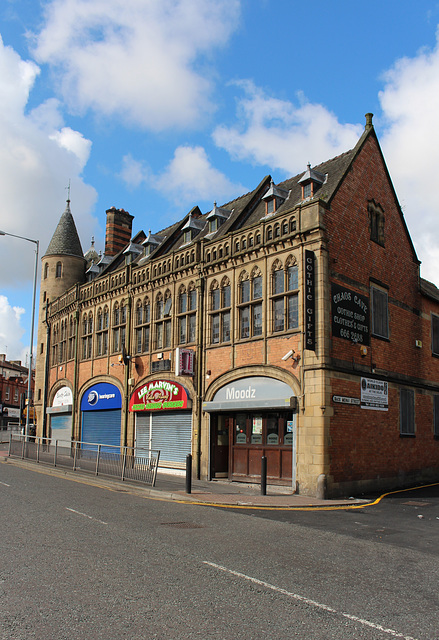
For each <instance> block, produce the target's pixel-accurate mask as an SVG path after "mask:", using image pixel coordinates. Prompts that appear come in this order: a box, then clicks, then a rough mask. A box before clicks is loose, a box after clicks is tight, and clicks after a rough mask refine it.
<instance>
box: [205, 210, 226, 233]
mask: <svg viewBox="0 0 439 640" xmlns="http://www.w3.org/2000/svg"><path fill="white" fill-rule="evenodd" d="M231 213H232V212H231V211H229V210H228V209H223V208H222V207H218V206H217V204H216V202H214V203H213V209H212V211H211V212H210V213H209V214H208V216H207V218H206V220H207V222H208V224H209V233H215V232H216V231H218V229H219V228H220V226H221V225H222V224H223V223H224V222H225V221H226V220H227V218H228V217H229V216H230V214H231Z"/></svg>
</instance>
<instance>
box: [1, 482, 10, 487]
mask: <svg viewBox="0 0 439 640" xmlns="http://www.w3.org/2000/svg"><path fill="white" fill-rule="evenodd" d="M0 484H2V485H4V486H5V487H10V486H11V485H10V484H6V482H0Z"/></svg>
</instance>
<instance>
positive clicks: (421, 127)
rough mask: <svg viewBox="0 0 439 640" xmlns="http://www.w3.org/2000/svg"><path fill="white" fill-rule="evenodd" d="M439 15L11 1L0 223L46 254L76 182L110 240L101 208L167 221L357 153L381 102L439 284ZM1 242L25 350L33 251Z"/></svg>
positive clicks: (2, 349) (6, 295)
mask: <svg viewBox="0 0 439 640" xmlns="http://www.w3.org/2000/svg"><path fill="white" fill-rule="evenodd" d="M438 25H439V2H433V1H424V0H418V1H417V2H413V0H407V1H406V0H370V1H369V2H368V3H361V2H358V1H355V0H334V1H333V2H328V1H327V0H326V1H322V0H315V1H314V2H312V3H306V2H299V1H296V0H46V1H45V2H38V1H37V0H3V2H2V3H1V6H0V35H1V39H2V40H1V42H0V139H1V140H2V145H1V147H0V169H1V176H2V177H1V179H0V201H1V203H2V206H1V207H0V229H2V230H4V231H7V232H9V233H13V234H16V235H22V236H25V237H30V238H33V239H38V240H39V241H40V245H41V246H40V249H41V251H40V253H41V255H43V254H44V252H45V250H46V249H47V246H48V243H49V241H50V238H51V236H52V234H53V231H54V229H55V227H56V224H57V222H58V220H59V218H60V216H61V214H62V212H63V210H64V208H65V200H66V197H67V190H66V187H67V185H68V183H69V181H70V183H71V209H72V213H73V215H74V218H75V221H76V223H77V227H78V231H79V234H80V237H81V241H82V246H83V249H84V251H86V250H87V249H88V248H89V247H90V242H91V237H92V236H94V238H95V246H96V248H97V249H98V250H103V249H104V232H105V210H106V209H108V208H109V207H111V206H113V205H114V206H116V207H118V208H124V209H125V210H127V211H129V212H130V213H131V214H133V215H134V216H135V219H134V223H133V230H134V232H137V231H138V230H140V229H144V230H145V231H148V230H149V229H152V230H153V231H157V230H159V229H161V228H163V227H165V226H167V225H169V224H170V223H172V222H173V221H174V220H176V219H179V218H181V217H182V216H183V215H185V214H186V213H187V211H188V210H189V209H190V208H192V206H194V205H198V206H199V207H200V209H201V210H202V211H209V210H210V209H211V208H212V206H213V202H214V200H216V201H217V202H218V203H219V204H221V203H224V202H227V201H228V200H230V199H232V198H234V197H236V196H238V195H240V194H242V193H244V192H245V191H247V190H249V189H252V188H254V187H255V186H256V185H257V184H258V183H259V181H260V180H261V179H262V178H263V177H264V176H265V175H266V174H268V173H270V174H271V175H272V176H273V178H274V180H275V182H278V181H280V180H283V179H285V178H286V177H289V176H291V175H295V174H297V173H300V172H301V171H304V170H305V168H306V164H307V162H311V164H312V165H315V164H318V163H319V162H322V161H324V160H327V159H329V158H331V157H334V156H336V155H338V154H339V153H342V152H344V151H347V150H348V149H350V148H352V146H354V144H355V143H356V141H357V139H358V137H359V135H360V134H361V132H362V130H363V127H364V123H365V119H364V114H365V113H366V112H369V111H371V112H373V113H374V114H375V116H374V125H375V128H376V130H377V133H378V136H379V139H380V142H381V145H382V148H383V151H384V154H385V157H386V160H387V163H388V167H389V170H390V174H391V176H392V179H393V182H394V185H395V188H396V191H397V193H398V196H399V199H400V202H401V205H402V207H403V210H404V214H405V217H406V220H407V223H408V226H409V229H410V232H411V235H412V238H413V241H414V243H415V247H416V250H417V253H418V257H419V258H420V259H421V261H422V266H421V274H422V275H423V277H425V278H427V279H430V280H432V281H433V282H435V283H436V284H437V285H439V276H438V273H439V248H438V246H437V245H438V243H437V241H436V238H437V237H438V235H439V215H438V210H439V204H438V199H437V196H436V194H435V190H434V188H433V186H434V184H435V181H436V172H437V167H438V166H439V157H438V156H439V126H438V114H439V47H438V39H437V36H438ZM0 251H1V254H0V255H1V257H2V265H4V268H2V269H1V271H0V353H6V354H7V357H8V359H19V358H21V359H22V360H23V361H25V360H26V353H28V351H29V348H28V342H29V333H30V315H31V314H30V312H31V309H30V307H31V297H32V277H33V264H34V246H33V245H32V244H30V243H26V242H24V241H21V240H14V239H13V238H8V237H0Z"/></svg>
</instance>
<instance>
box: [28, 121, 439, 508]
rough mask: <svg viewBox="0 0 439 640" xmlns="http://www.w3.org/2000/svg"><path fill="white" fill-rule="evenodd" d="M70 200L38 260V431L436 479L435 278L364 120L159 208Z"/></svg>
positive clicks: (205, 471)
mask: <svg viewBox="0 0 439 640" xmlns="http://www.w3.org/2000/svg"><path fill="white" fill-rule="evenodd" d="M132 225H133V216H131V215H130V214H129V213H127V212H126V211H124V210H123V209H115V208H114V207H113V208H111V209H109V210H108V211H107V232H106V244H105V252H104V254H103V255H100V256H98V255H97V253H96V252H95V250H94V248H93V247H92V248H91V249H90V251H88V252H87V253H86V254H85V256H84V254H83V251H82V248H81V243H80V241H79V238H78V234H77V232H76V228H75V224H74V221H73V217H72V214H71V211H70V203H69V202H68V203H67V207H66V210H65V211H64V213H63V215H62V217H61V219H60V222H59V225H58V227H57V229H56V230H55V233H54V235H53V238H52V240H51V242H50V245H49V247H48V249H47V251H46V253H45V255H44V256H43V259H42V283H41V300H40V312H39V337H38V357H37V373H36V399H35V404H36V408H37V414H38V434H39V435H40V436H44V437H49V438H51V439H61V440H70V439H74V440H81V441H85V442H92V443H105V444H112V445H115V446H118V447H120V446H124V445H128V446H136V447H138V448H145V447H146V448H149V447H150V448H153V449H160V451H161V461H162V462H161V464H162V465H163V466H165V467H169V468H174V469H181V468H183V467H184V463H185V458H186V455H187V454H188V453H192V455H193V458H194V472H195V473H196V474H197V475H198V476H200V477H202V478H210V479H214V478H218V477H226V478H229V479H230V480H234V481H257V480H258V478H259V475H260V469H261V458H262V456H266V457H267V462H268V481H269V482H271V483H282V484H288V485H291V486H292V490H294V491H298V492H300V493H303V494H308V495H315V494H316V493H319V494H322V493H324V494H325V495H327V496H335V495H338V494H343V493H352V492H355V491H357V492H358V491H360V490H370V489H378V488H385V487H390V486H393V485H395V484H399V485H400V484H401V483H408V482H413V481H419V480H425V479H433V478H434V479H437V478H438V476H439V360H438V356H439V291H438V290H437V288H436V287H435V286H434V285H433V284H431V283H428V282H426V281H425V280H422V279H421V278H420V264H419V261H418V259H417V256H416V252H415V249H414V246H413V244H412V241H411V239H410V235H409V232H408V229H407V226H406V224H405V221H404V216H403V213H402V211H401V208H400V206H399V204H398V200H397V196H396V194H395V191H394V189H393V186H392V182H391V179H390V176H389V173H388V170H387V168H386V164H385V161H384V158H383V155H382V152H381V150H380V147H379V143H378V140H377V136H376V133H375V130H374V128H373V124H372V114H367V116H366V127H365V130H364V133H363V135H362V136H361V138H360V139H359V141H358V143H357V145H356V146H355V148H354V149H352V150H350V151H347V152H346V153H344V154H342V155H340V156H338V157H336V158H333V159H332V160H328V161H327V162H324V163H323V164H321V165H319V166H316V167H311V166H310V165H308V166H306V165H305V164H304V171H303V173H301V174H300V175H298V176H295V177H293V178H290V179H288V180H286V181H284V182H282V183H280V184H275V183H274V182H273V179H272V178H271V176H266V177H265V178H264V179H263V180H262V181H261V182H260V184H259V185H258V186H257V187H256V188H255V189H254V190H253V191H251V192H250V193H247V194H245V195H243V196H241V197H239V198H237V199H236V200H233V201H232V202H228V203H223V204H221V206H219V205H218V204H217V203H214V205H213V208H212V210H211V211H209V212H208V213H203V212H202V211H200V209H199V208H198V207H197V206H195V207H194V208H193V209H192V210H191V211H190V212H189V213H187V215H186V216H185V217H184V218H182V219H181V221H179V222H178V223H176V224H174V225H172V226H170V227H167V228H165V229H155V230H154V231H142V230H140V231H137V232H136V233H134V234H133V231H132Z"/></svg>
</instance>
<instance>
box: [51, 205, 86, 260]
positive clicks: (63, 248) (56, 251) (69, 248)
mask: <svg viewBox="0 0 439 640" xmlns="http://www.w3.org/2000/svg"><path fill="white" fill-rule="evenodd" d="M44 255H46V256H59V255H67V256H78V257H80V258H83V257H84V254H83V251H82V247H81V241H80V240H79V236H78V232H77V230H76V225H75V221H74V220H73V216H72V213H71V211H70V200H67V205H66V208H65V211H64V213H63V214H62V216H61V218H60V221H59V222H58V226H57V228H56V229H55V233H54V234H53V236H52V240H51V241H50V243H49V246H48V247H47V251H46V253H45V254H44Z"/></svg>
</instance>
